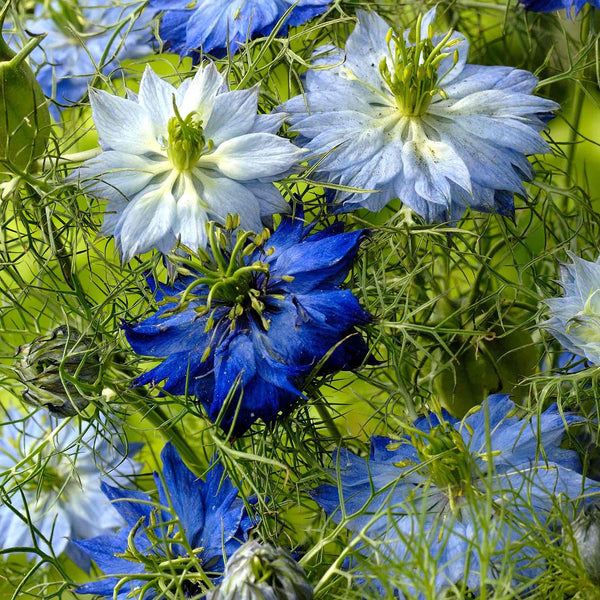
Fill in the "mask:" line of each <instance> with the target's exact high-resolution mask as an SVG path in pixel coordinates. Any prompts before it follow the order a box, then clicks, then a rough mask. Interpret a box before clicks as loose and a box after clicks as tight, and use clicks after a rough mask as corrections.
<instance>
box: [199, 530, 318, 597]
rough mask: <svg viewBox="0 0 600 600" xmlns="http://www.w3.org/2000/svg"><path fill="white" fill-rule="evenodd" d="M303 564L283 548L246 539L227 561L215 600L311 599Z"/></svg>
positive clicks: (311, 589)
mask: <svg viewBox="0 0 600 600" xmlns="http://www.w3.org/2000/svg"><path fill="white" fill-rule="evenodd" d="M312 597H313V588H312V586H311V585H310V583H308V580H307V579H306V574H305V573H304V571H303V570H302V567H300V565H299V564H298V563H297V562H296V561H295V560H294V559H293V557H292V556H291V555H290V554H288V553H287V552H286V551H285V550H283V549H282V548H275V547H273V546H271V545H270V544H261V543H259V542H256V541H252V542H246V543H245V544H244V545H243V546H242V547H241V548H239V549H238V550H237V551H236V552H235V553H234V555H233V556H232V557H231V559H230V561H229V562H228V563H227V570H226V572H225V577H224V579H223V581H222V582H221V583H220V584H219V586H218V587H217V589H216V590H215V591H214V592H213V595H212V596H211V600H311V599H312Z"/></svg>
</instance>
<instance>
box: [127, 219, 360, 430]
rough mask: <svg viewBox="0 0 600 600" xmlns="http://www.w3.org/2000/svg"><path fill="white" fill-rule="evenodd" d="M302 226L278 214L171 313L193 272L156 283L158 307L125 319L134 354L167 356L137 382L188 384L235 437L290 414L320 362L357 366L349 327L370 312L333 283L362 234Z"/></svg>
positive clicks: (179, 387)
mask: <svg viewBox="0 0 600 600" xmlns="http://www.w3.org/2000/svg"><path fill="white" fill-rule="evenodd" d="M311 229H312V228H311V227H310V226H309V227H305V226H304V224H303V221H302V219H301V218H291V217H284V218H283V220H282V222H281V224H280V225H279V227H278V228H277V230H276V231H275V233H274V234H273V235H272V236H271V237H270V239H269V240H268V241H267V242H265V244H264V245H263V246H262V247H258V248H256V249H255V250H254V251H253V252H252V253H251V254H250V255H249V256H245V257H244V256H243V254H242V252H241V248H239V246H238V251H236V253H233V254H231V253H229V254H226V260H227V261H230V264H234V263H236V264H234V267H233V270H232V272H233V271H235V273H234V274H233V275H232V276H226V275H225V273H224V272H222V271H218V272H216V273H215V274H214V276H211V277H212V280H210V281H209V278H208V277H204V278H200V279H198V285H197V286H196V287H195V289H194V298H193V300H192V301H191V302H190V303H189V305H188V306H187V308H185V309H184V310H182V311H180V312H175V313H174V314H173V313H171V314H169V313H168V312H167V311H173V309H174V308H175V306H176V302H175V301H174V300H173V297H180V298H181V294H182V292H183V290H185V289H186V288H187V287H188V286H189V285H190V284H193V280H194V278H193V277H184V278H182V279H180V280H179V281H177V282H176V283H175V285H174V286H173V287H165V286H158V287H157V289H156V300H157V302H162V301H165V303H164V304H162V305H161V307H160V309H159V310H158V312H156V314H154V315H153V316H151V317H149V318H148V319H146V320H145V321H142V322H141V323H138V324H135V325H126V326H125V333H126V336H127V339H128V341H129V343H130V344H131V347H132V348H133V349H134V351H135V352H137V353H138V354H141V355H145V356H153V357H160V358H163V357H166V358H165V360H164V361H163V362H162V363H161V364H160V365H159V366H157V367H155V368H154V369H152V370H151V371H149V372H148V373H146V374H145V375H142V376H141V377H140V378H139V379H138V380H137V384H138V385H143V384H146V383H153V384H156V383H159V382H161V381H166V383H165V384H164V386H163V387H164V389H165V390H166V391H168V392H170V393H172V394H184V393H186V391H188V392H189V393H190V394H194V395H195V396H196V397H197V398H198V399H199V400H200V402H202V404H203V405H204V406H205V408H206V411H207V412H208V415H209V416H210V418H211V419H213V420H216V419H217V418H218V417H219V413H221V415H220V419H221V420H220V424H221V426H222V427H223V428H224V429H225V430H229V429H230V428H231V427H232V426H233V429H234V431H235V433H236V434H239V433H242V432H244V431H245V430H247V429H248V428H249V427H250V426H251V425H252V423H254V422H255V421H256V420H257V419H262V420H263V421H265V422H267V423H268V422H270V421H273V420H274V419H275V418H276V417H277V415H278V413H279V412H280V411H281V412H284V413H286V412H289V410H290V409H291V407H292V404H293V403H294V402H295V401H296V400H297V399H298V398H299V396H301V391H300V390H301V388H302V384H303V381H304V380H305V379H306V376H307V375H308V374H309V373H310V372H311V371H312V370H313V369H314V368H315V367H316V366H317V365H318V363H319V361H321V360H322V359H324V358H326V360H325V361H324V364H323V365H321V366H322V368H321V370H320V373H330V372H335V371H339V370H344V369H351V368H354V367H357V366H358V365H360V364H361V362H362V361H363V360H364V359H365V357H366V356H367V354H368V349H367V346H366V344H365V342H364V340H363V338H362V336H361V335H360V334H359V333H358V332H357V331H356V330H355V326H356V325H359V324H364V323H366V322H368V321H369V319H370V316H369V314H368V313H367V312H365V311H364V310H363V309H362V308H361V307H360V305H359V303H358V300H357V299H356V298H355V297H354V296H353V295H352V292H351V291H349V290H344V289H341V287H340V286H341V284H342V282H343V281H344V280H345V279H346V277H347V275H348V271H349V269H350V267H351V264H352V261H353V260H354V257H355V256H356V253H357V251H358V249H359V246H360V243H361V240H362V239H363V238H364V236H365V232H364V231H353V232H346V233H344V232H343V227H342V225H341V224H339V223H338V224H336V225H333V226H331V227H328V228H327V229H324V230H322V231H319V232H317V233H311ZM214 235H215V232H214V230H213V231H212V233H209V238H210V237H213V236H214ZM241 235H242V234H238V240H239V238H240V236H241ZM243 235H247V234H243ZM211 245H212V243H211ZM205 282H211V286H212V287H211V289H210V290H209V285H206V284H205ZM215 282H217V284H215ZM231 283H235V285H234V286H230V284H231ZM225 284H226V285H225ZM230 288H232V289H230ZM209 293H211V295H210V298H208V297H207V296H208V295H209ZM208 309H210V310H209V311H208V312H207V310H208ZM328 353H331V354H330V355H329V356H327V354H328ZM226 401H228V402H227V406H225V403H226ZM238 404H240V406H239V414H237V416H236V411H237V409H238ZM234 420H235V423H234Z"/></svg>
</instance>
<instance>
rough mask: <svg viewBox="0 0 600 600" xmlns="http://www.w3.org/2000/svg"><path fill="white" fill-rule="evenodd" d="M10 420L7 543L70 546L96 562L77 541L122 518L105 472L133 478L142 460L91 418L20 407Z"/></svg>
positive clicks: (1, 443) (4, 452)
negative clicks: (107, 492) (105, 485)
mask: <svg viewBox="0 0 600 600" xmlns="http://www.w3.org/2000/svg"><path fill="white" fill-rule="evenodd" d="M3 421H4V422H3V424H2V425H1V427H0V484H1V485H2V488H1V489H2V495H1V497H0V547H1V548H4V549H8V548H34V547H39V548H40V550H42V551H43V552H46V553H48V554H52V553H53V554H55V555H56V556H58V555H59V554H61V553H62V552H66V554H67V555H68V556H69V557H70V558H72V559H73V560H74V561H75V562H76V563H77V564H78V565H79V566H81V567H82V568H86V569H87V568H89V565H90V561H89V559H88V558H87V556H85V555H83V554H81V552H79V550H78V549H77V547H76V546H75V545H74V544H73V542H72V541H71V540H72V539H73V538H78V537H89V536H93V535H102V534H108V533H112V532H113V531H114V530H115V528H116V527H118V526H120V525H121V524H122V523H123V521H122V519H121V517H120V516H119V515H118V514H117V513H116V512H115V510H114V509H113V508H112V506H111V505H110V502H108V501H107V500H106V498H105V497H104V495H103V494H102V492H101V490H100V485H101V476H102V475H104V477H105V478H107V479H112V480H116V481H121V482H122V484H123V485H127V484H128V483H129V479H130V478H132V477H133V476H134V475H136V474H137V473H138V472H139V471H140V469H141V465H140V464H139V463H137V462H136V461H134V460H133V459H131V458H126V457H125V456H124V448H123V444H122V442H120V441H119V439H117V438H116V436H114V435H112V434H110V431H109V430H108V429H107V428H105V426H104V425H103V431H102V433H99V432H98V430H97V429H96V427H95V426H90V424H88V423H84V422H81V423H79V422H78V421H76V420H68V421H60V420H58V419H56V418H54V417H49V416H48V415H46V414H45V413H44V412H43V411H38V412H34V413H31V414H29V415H22V414H20V413H19V412H18V411H16V410H13V409H10V410H9V411H8V412H7V413H5V415H4V419H3ZM131 446H132V445H130V448H129V451H130V454H131V453H132V452H134V451H135V449H136V448H132V447H131ZM17 465H18V467H17ZM31 556H32V557H33V556H37V555H34V554H33V553H32V554H31Z"/></svg>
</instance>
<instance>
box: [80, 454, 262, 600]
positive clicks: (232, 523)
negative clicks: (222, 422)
mask: <svg viewBox="0 0 600 600" xmlns="http://www.w3.org/2000/svg"><path fill="white" fill-rule="evenodd" d="M161 459H162V463H163V468H162V475H159V474H158V473H154V480H155V482H156V487H157V490H158V502H157V501H156V500H154V501H153V500H152V498H151V497H150V496H148V495H147V494H144V493H142V492H132V491H128V490H123V489H120V488H117V487H112V486H109V485H103V486H102V490H103V491H104V494H105V495H106V497H107V498H108V499H109V500H110V501H111V502H112V505H113V506H114V508H115V509H116V510H117V511H118V512H119V513H120V514H121V515H122V517H123V519H125V521H126V522H127V526H126V527H123V528H122V529H120V530H119V531H118V532H117V533H116V534H115V535H112V536H109V535H104V536H99V537H95V538H92V539H89V540H77V541H76V542H75V544H76V545H77V547H78V548H80V549H81V551H82V552H85V553H86V554H88V555H89V556H90V557H91V558H92V559H93V560H94V562H95V563H96V565H97V566H98V568H99V569H100V570H101V571H102V572H103V573H104V574H105V575H106V576H107V577H106V578H104V579H99V580H98V581H93V582H91V583H85V584H83V585H82V586H80V587H79V588H78V589H77V592H79V593H81V594H98V595H99V596H102V597H107V598H118V599H119V600H125V599H126V598H144V600H151V599H153V598H180V599H181V600H183V599H184V598H196V597H199V594H201V593H202V592H203V591H206V590H207V589H209V587H210V585H209V584H210V581H211V580H213V581H214V580H216V579H218V578H219V577H220V576H221V575H222V574H223V571H224V569H225V561H226V560H227V558H229V557H230V556H231V555H232V554H233V553H234V552H235V551H236V550H237V549H238V548H239V547H240V546H241V545H242V544H243V543H244V542H245V541H246V540H247V538H248V530H249V529H250V528H251V527H253V526H254V524H255V522H253V521H252V519H251V517H250V515H249V514H248V512H247V510H246V505H245V504H244V502H243V500H242V499H241V498H240V497H239V496H238V489H237V488H236V487H234V486H233V484H232V483H231V480H230V479H229V478H228V477H227V476H225V475H224V470H223V467H222V466H221V465H219V464H216V465H213V466H211V468H210V470H209V471H208V473H207V474H206V479H205V480H204V481H202V479H200V478H199V477H197V476H196V475H195V474H194V473H192V471H190V470H189V469H188V468H187V467H186V465H185V464H184V463H183V461H182V460H181V458H180V456H179V454H178V453H177V451H176V450H175V448H174V446H173V445H172V444H170V443H169V444H167V445H166V446H165V448H164V449H163V451H162V453H161Z"/></svg>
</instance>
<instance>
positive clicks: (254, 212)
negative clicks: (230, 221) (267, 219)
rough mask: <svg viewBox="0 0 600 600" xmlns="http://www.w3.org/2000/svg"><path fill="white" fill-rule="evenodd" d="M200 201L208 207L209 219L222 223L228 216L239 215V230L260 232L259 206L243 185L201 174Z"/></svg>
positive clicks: (223, 178)
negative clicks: (214, 218)
mask: <svg viewBox="0 0 600 600" xmlns="http://www.w3.org/2000/svg"><path fill="white" fill-rule="evenodd" d="M200 180H201V181H202V188H203V189H202V201H203V202H205V203H206V204H207V205H208V206H209V207H210V212H211V218H213V215H214V217H216V220H218V221H221V222H223V221H224V220H225V217H226V216H227V215H228V214H232V215H240V217H241V228H242V229H245V230H247V231H255V232H258V231H261V230H262V228H263V225H262V221H261V218H260V216H261V210H260V205H259V202H258V200H257V199H256V197H255V196H254V194H253V193H252V192H251V191H250V190H249V189H248V188H247V187H246V186H244V185H242V184H241V183H238V182H237V181H233V180H231V179H227V178H226V177H208V176H207V175H206V174H204V173H203V174H202V175H201V177H200Z"/></svg>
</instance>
